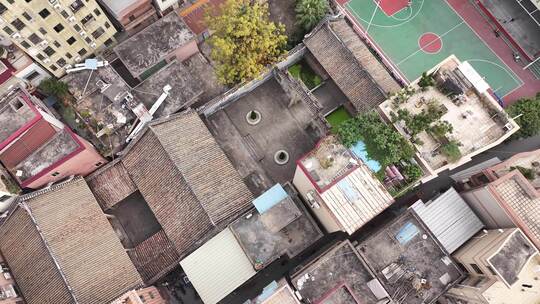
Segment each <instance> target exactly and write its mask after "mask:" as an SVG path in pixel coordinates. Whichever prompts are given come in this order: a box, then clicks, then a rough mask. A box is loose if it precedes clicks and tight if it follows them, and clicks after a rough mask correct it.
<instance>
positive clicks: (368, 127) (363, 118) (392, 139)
mask: <svg viewBox="0 0 540 304" xmlns="http://www.w3.org/2000/svg"><path fill="white" fill-rule="evenodd" d="M337 134H338V136H339V138H340V139H341V142H342V143H343V144H344V145H345V146H347V147H351V146H353V145H354V144H356V143H357V142H358V141H360V140H362V141H363V142H364V143H365V145H366V152H367V154H368V155H369V157H370V158H372V159H374V160H377V161H378V162H379V163H380V164H381V165H382V166H383V167H385V166H387V165H390V164H393V163H396V162H398V161H399V160H401V159H409V158H411V157H412V156H413V155H414V149H413V147H412V145H411V144H410V143H409V142H408V141H407V140H406V139H405V138H404V137H403V136H402V135H401V134H399V133H398V132H397V131H396V130H395V129H394V128H392V127H391V126H389V125H387V124H385V123H384V122H383V121H382V120H381V118H380V116H379V114H378V113H377V112H375V111H370V112H367V113H363V114H361V115H359V116H356V117H354V118H351V119H349V120H347V121H345V122H343V123H341V124H340V125H339V126H338V127H337Z"/></svg>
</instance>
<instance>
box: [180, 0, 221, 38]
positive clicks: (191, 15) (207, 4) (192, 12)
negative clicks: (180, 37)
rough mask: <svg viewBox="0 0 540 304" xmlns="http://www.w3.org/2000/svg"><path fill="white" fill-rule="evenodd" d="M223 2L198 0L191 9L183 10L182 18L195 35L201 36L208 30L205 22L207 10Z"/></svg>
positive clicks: (218, 0) (219, 0)
mask: <svg viewBox="0 0 540 304" xmlns="http://www.w3.org/2000/svg"><path fill="white" fill-rule="evenodd" d="M223 2H225V0H198V1H197V2H195V3H194V4H193V5H191V6H190V7H188V8H186V9H184V10H182V11H181V12H180V16H181V17H182V19H184V22H185V23H186V24H187V26H188V27H189V28H190V29H191V30H192V31H193V32H194V33H195V35H199V34H201V33H203V32H204V31H206V29H207V28H208V27H207V26H206V24H205V22H204V17H205V14H206V12H207V10H208V9H209V8H210V9H212V8H213V7H217V6H219V5H221V4H222V3H223Z"/></svg>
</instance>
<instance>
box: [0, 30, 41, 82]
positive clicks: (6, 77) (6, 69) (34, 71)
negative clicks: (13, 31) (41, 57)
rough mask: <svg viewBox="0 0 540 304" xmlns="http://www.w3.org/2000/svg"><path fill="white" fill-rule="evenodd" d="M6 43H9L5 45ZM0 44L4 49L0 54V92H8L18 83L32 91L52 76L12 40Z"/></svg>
mask: <svg viewBox="0 0 540 304" xmlns="http://www.w3.org/2000/svg"><path fill="white" fill-rule="evenodd" d="M0 40H2V39H0ZM4 43H7V44H8V45H3V44H4ZM0 45H2V49H3V50H4V51H3V52H2V54H1V55H0V92H7V91H9V90H10V89H11V88H14V87H15V86H16V85H21V86H23V87H25V88H26V89H27V90H28V91H30V92H32V91H33V90H35V88H36V87H37V86H38V85H39V83H40V82H41V81H42V80H43V79H45V78H48V77H51V75H50V74H49V73H48V72H47V71H46V70H44V69H43V68H42V67H41V66H40V65H39V64H37V63H35V62H34V60H32V58H30V56H28V55H27V54H26V53H25V52H23V51H22V50H21V49H19V48H18V47H17V46H16V45H14V44H12V43H11V41H7V40H3V41H0Z"/></svg>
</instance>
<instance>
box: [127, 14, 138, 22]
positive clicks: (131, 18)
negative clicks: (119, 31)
mask: <svg viewBox="0 0 540 304" xmlns="http://www.w3.org/2000/svg"><path fill="white" fill-rule="evenodd" d="M135 19H137V18H135V15H131V16H129V21H135Z"/></svg>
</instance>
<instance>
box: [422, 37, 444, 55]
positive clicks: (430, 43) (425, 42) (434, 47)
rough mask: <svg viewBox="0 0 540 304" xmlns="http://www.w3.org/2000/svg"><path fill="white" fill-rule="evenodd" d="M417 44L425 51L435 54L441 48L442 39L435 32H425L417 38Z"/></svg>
mask: <svg viewBox="0 0 540 304" xmlns="http://www.w3.org/2000/svg"><path fill="white" fill-rule="evenodd" d="M418 46H419V47H420V49H421V50H422V51H424V52H425V53H428V54H437V53H438V52H439V51H440V50H441V49H442V40H441V37H439V35H437V34H434V33H425V34H423V35H422V36H420V38H418Z"/></svg>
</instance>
